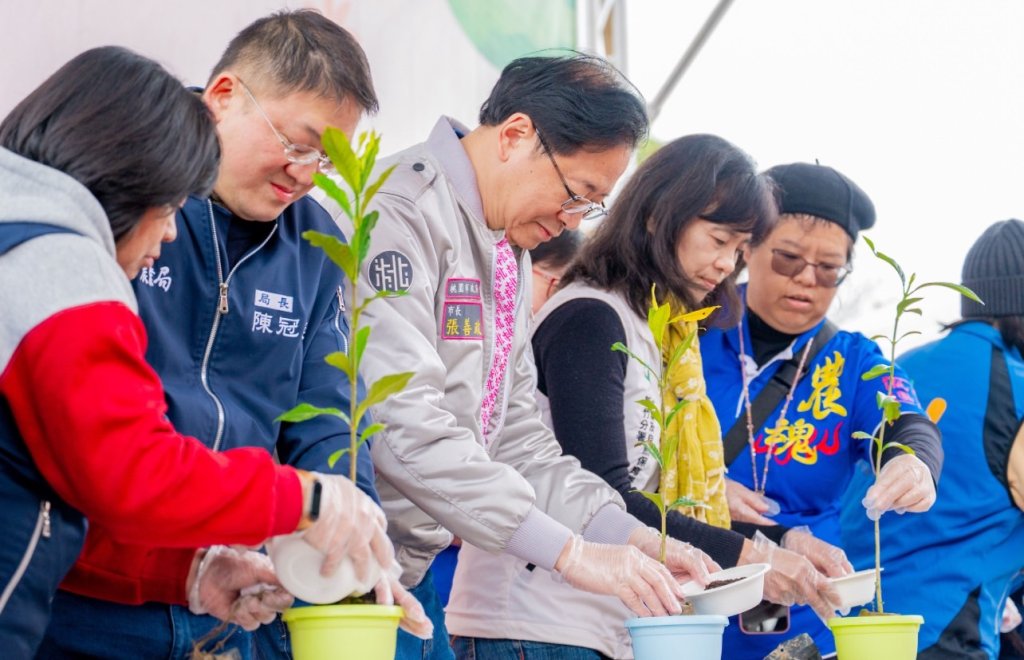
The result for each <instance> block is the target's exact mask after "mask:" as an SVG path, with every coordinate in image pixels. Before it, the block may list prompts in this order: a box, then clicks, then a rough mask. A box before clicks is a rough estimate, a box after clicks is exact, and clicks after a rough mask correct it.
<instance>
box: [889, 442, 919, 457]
mask: <svg viewBox="0 0 1024 660" xmlns="http://www.w3.org/2000/svg"><path fill="white" fill-rule="evenodd" d="M890 449H899V450H900V451H903V452H904V453H907V454H910V455H911V456H914V455H916V452H915V451H914V450H913V449H911V448H910V447H908V446H906V445H905V444H903V443H902V442H896V441H895V440H893V441H892V442H887V443H885V445H883V446H882V451H883V452H886V451H888V450H890Z"/></svg>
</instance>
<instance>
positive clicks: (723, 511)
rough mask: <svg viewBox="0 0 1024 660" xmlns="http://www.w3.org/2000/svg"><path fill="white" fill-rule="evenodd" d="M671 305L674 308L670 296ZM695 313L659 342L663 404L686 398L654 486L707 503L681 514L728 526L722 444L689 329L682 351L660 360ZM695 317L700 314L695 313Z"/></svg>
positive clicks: (668, 495)
mask: <svg viewBox="0 0 1024 660" xmlns="http://www.w3.org/2000/svg"><path fill="white" fill-rule="evenodd" d="M673 303H676V304H673V305H672V306H673V308H678V307H679V306H678V304H677V301H673ZM694 316H698V314H697V313H693V314H687V315H686V317H685V318H683V319H682V320H677V321H675V322H674V323H670V324H669V325H668V329H667V334H668V337H667V339H666V341H665V345H664V346H663V347H662V356H661V361H662V367H663V368H667V369H668V373H667V376H668V379H667V382H666V385H667V386H666V389H665V391H664V392H662V397H663V398H664V409H665V410H671V409H672V406H674V405H675V404H676V402H678V401H680V400H682V399H686V400H687V401H689V403H687V404H686V405H684V406H683V407H682V408H681V409H680V411H679V413H678V414H677V415H676V416H675V417H674V418H673V419H672V422H671V424H670V425H669V428H668V433H671V434H677V437H678V438H679V444H678V450H677V451H676V460H675V462H674V464H672V465H666V466H665V470H663V471H662V473H661V486H660V492H661V495H662V498H663V501H664V502H665V503H666V504H668V503H671V502H674V501H676V499H677V498H678V497H681V496H688V497H690V498H692V499H694V500H697V501H698V502H703V503H704V504H705V505H707V507H706V508H703V507H679V509H678V510H679V511H680V512H681V513H683V514H684V515H687V516H690V517H691V518H696V519H697V520H700V521H702V522H706V523H708V524H711V525H714V526H716V527H725V528H728V527H729V526H730V519H729V504H728V502H727V501H726V499H725V463H724V450H723V448H722V427H721V426H720V425H719V423H718V417H717V416H716V415H715V408H714V406H713V405H712V404H711V400H710V399H709V398H708V393H707V384H706V383H705V382H704V371H703V367H702V363H701V357H700V345H699V342H698V341H697V336H696V335H695V334H694V338H693V343H691V344H690V346H689V348H687V350H686V351H685V352H683V354H682V357H680V358H679V360H678V361H677V362H676V364H670V365H666V364H665V362H667V361H668V360H669V359H671V356H672V354H673V353H675V350H676V347H678V346H679V345H680V344H682V343H683V342H684V341H686V338H687V337H689V336H690V335H691V334H693V333H696V331H697V321H698V320H699V318H698V319H694V318H693V317H694ZM699 316H700V317H701V318H703V316H706V315H699Z"/></svg>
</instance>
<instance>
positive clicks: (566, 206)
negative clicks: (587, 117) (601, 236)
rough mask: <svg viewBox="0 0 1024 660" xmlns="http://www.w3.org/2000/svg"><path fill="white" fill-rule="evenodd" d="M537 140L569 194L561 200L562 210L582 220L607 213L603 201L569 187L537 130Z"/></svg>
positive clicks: (595, 217) (600, 216)
mask: <svg viewBox="0 0 1024 660" xmlns="http://www.w3.org/2000/svg"><path fill="white" fill-rule="evenodd" d="M537 140H538V141H539V142H540V146H541V147H542V148H543V149H544V153H546V154H547V155H548V159H549V160H550V161H551V165H552V166H553V167H554V168H555V172H556V173H557V174H558V178H559V179H561V181H562V187H563V188H565V193H566V194H567V195H569V199H567V200H565V201H564V202H562V211H563V212H565V213H568V214H570V215H582V216H583V219H584V220H597V219H598V218H602V217H604V215H605V214H606V213H608V209H606V208H605V206H604V202H600V203H598V202H592V201H590V200H589V199H587V198H586V197H584V196H583V195H577V194H576V193H574V192H573V191H572V188H570V187H569V183H568V182H567V181H566V180H565V176H564V175H563V174H562V170H561V168H559V167H558V163H556V162H555V155H554V154H553V153H552V152H551V149H550V148H549V147H548V143H547V142H545V141H544V136H543V135H541V133H540V131H539V130H538V131H537Z"/></svg>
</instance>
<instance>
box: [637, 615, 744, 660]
mask: <svg viewBox="0 0 1024 660" xmlns="http://www.w3.org/2000/svg"><path fill="white" fill-rule="evenodd" d="M727 625H729V619H727V618H726V617H724V616H716V615H710V614H709V615H703V616H702V615H692V616H653V617H644V618H639V619H630V620H628V621H626V628H627V629H628V630H629V636H630V637H632V638H633V654H634V656H635V657H636V660H662V659H663V658H676V657H680V656H679V654H680V653H681V652H682V651H683V649H685V652H686V659H687V660H721V658H722V633H723V632H725V627H726V626H727Z"/></svg>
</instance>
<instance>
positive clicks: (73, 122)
mask: <svg viewBox="0 0 1024 660" xmlns="http://www.w3.org/2000/svg"><path fill="white" fill-rule="evenodd" d="M0 146H3V147H4V148H6V149H9V150H10V151H12V152H14V153H16V154H18V155H20V156H23V157H25V158H28V159H30V160H34V161H36V162H38V163H41V164H43V165H47V166H49V167H52V168H54V169H56V170H59V171H61V172H64V173H65V174H67V175H68V176H70V177H72V178H73V179H75V180H76V181H78V182H79V183H81V184H82V185H83V186H85V187H86V188H87V189H88V190H89V192H91V193H92V194H93V196H94V197H95V198H96V199H97V200H98V201H99V203H100V206H102V207H103V210H104V211H105V212H106V214H107V218H108V219H109V221H110V229H111V231H112V232H113V234H114V240H115V241H116V240H118V239H120V238H121V237H123V236H125V235H126V234H127V233H128V232H130V231H131V230H132V229H133V228H134V227H135V225H136V224H138V222H139V221H140V220H141V219H142V215H143V213H145V212H146V210H148V209H150V208H153V207H159V206H165V205H169V204H178V203H179V202H181V201H182V200H183V199H184V198H185V197H187V196H188V195H190V194H194V195H201V196H205V195H207V194H209V192H210V190H211V189H212V188H213V184H214V182H215V181H216V179H217V168H218V166H219V164H220V145H219V143H218V141H217V133H216V129H215V127H214V123H213V119H212V117H211V116H210V113H209V110H207V108H206V105H205V104H204V103H203V101H202V99H201V98H200V97H199V96H198V95H197V94H194V93H192V92H190V91H188V90H187V89H185V87H183V86H182V84H181V82H179V81H178V80H177V79H176V78H175V77H174V76H172V75H171V74H170V73H168V72H167V71H166V70H165V69H164V68H163V67H162V66H160V65H159V64H157V63H156V62H154V61H153V60H150V59H148V58H146V57H143V56H142V55H139V54H137V53H134V52H132V51H130V50H127V49H125V48H120V47H117V46H105V47H101V48H93V49H91V50H87V51H85V52H84V53H82V54H80V55H78V56H77V57H75V58H73V59H72V60H71V61H69V62H68V63H67V64H65V65H64V66H62V67H61V68H60V69H58V70H57V72H56V73H54V74H53V75H51V76H50V77H49V78H47V79H46V81H44V82H43V84H41V85H40V86H39V87H37V88H36V89H35V91H33V92H32V93H31V94H29V95H28V96H27V97H25V99H24V100H22V101H21V103H19V104H18V105H17V106H15V108H14V109H13V110H12V111H11V113H10V114H9V115H7V117H6V118H5V119H4V120H3V122H2V123H0Z"/></svg>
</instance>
